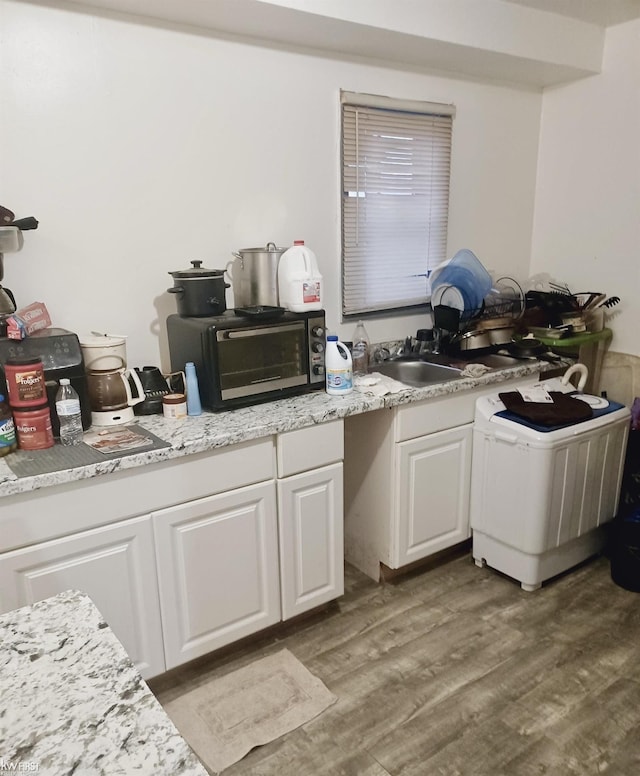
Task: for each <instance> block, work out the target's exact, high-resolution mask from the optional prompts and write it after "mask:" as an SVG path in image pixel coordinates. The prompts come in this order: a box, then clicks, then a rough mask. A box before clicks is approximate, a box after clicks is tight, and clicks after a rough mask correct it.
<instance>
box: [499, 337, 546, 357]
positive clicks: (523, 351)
mask: <svg viewBox="0 0 640 776" xmlns="http://www.w3.org/2000/svg"><path fill="white" fill-rule="evenodd" d="M507 350H508V351H509V353H511V354H512V355H514V356H517V357H519V358H533V357H536V356H540V355H541V354H543V353H546V352H547V346H546V345H545V344H544V343H542V342H540V340H538V339H534V338H533V337H525V338H524V339H521V340H512V341H511V342H510V343H508V345H507Z"/></svg>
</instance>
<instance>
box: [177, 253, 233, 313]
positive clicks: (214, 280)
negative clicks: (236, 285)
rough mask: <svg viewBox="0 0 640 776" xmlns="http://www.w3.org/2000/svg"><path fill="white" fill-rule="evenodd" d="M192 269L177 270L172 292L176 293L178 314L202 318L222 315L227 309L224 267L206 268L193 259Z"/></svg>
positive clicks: (226, 286)
mask: <svg viewBox="0 0 640 776" xmlns="http://www.w3.org/2000/svg"><path fill="white" fill-rule="evenodd" d="M191 264H192V265H193V266H192V268H191V269H183V270H176V271H175V272H170V273H169V274H170V275H171V277H173V288H168V289H167V291H168V292H169V293H170V294H175V295H176V302H177V305H178V315H182V316H183V317H186V318H191V317H194V318H201V317H204V316H206V315H222V313H223V312H224V311H225V310H226V309H227V302H226V299H225V290H226V289H227V288H229V284H228V283H225V282H224V270H223V269H206V268H205V267H202V266H201V264H202V262H201V261H192V262H191Z"/></svg>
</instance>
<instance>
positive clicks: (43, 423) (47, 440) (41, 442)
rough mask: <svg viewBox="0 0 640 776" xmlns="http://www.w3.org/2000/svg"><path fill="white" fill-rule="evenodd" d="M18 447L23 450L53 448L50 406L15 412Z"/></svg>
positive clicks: (15, 410) (16, 410)
mask: <svg viewBox="0 0 640 776" xmlns="http://www.w3.org/2000/svg"><path fill="white" fill-rule="evenodd" d="M13 421H14V423H15V426H16V436H17V437H18V447H19V448H20V449H22V450H44V449H46V448H47V447H53V444H54V439H53V429H52V428H51V413H50V412H49V405H48V404H45V405H44V406H42V407H38V408H36V409H28V410H18V409H14V410H13Z"/></svg>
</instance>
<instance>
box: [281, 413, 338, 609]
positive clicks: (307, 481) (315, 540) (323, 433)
mask: <svg viewBox="0 0 640 776" xmlns="http://www.w3.org/2000/svg"><path fill="white" fill-rule="evenodd" d="M343 457H344V428H343V423H342V421H341V420H336V421H332V422H330V423H324V424H322V425H320V426H312V427H310V428H303V429H299V430H296V431H290V432H287V433H284V434H280V435H279V436H278V441H277V458H278V527H279V536H280V582H281V589H282V594H281V595H282V618H283V619H285V620H286V619H288V618H289V617H293V616H295V615H297V614H301V613H302V612H306V611H309V609H313V608H314V607H316V606H320V605H321V604H324V603H327V602H328V601H331V600H333V599H334V598H338V597H339V596H341V595H342V594H343V593H344V540H343V536H344V525H343V523H344V521H343V514H344V510H343V472H342V459H343Z"/></svg>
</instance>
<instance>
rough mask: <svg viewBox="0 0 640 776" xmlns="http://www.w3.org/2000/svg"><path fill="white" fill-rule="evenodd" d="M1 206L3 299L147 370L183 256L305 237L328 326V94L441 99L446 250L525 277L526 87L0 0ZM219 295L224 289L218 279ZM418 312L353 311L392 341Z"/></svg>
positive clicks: (336, 235) (154, 359) (531, 143)
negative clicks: (449, 145)
mask: <svg viewBox="0 0 640 776" xmlns="http://www.w3.org/2000/svg"><path fill="white" fill-rule="evenodd" d="M0 72H1V73H2V77H1V78H0V116H1V119H0V151H1V152H0V182H1V189H0V191H1V195H0V196H1V203H0V204H3V205H4V206H6V207H10V208H11V209H13V210H14V211H15V212H16V214H17V215H18V216H26V215H34V216H36V218H38V219H39V220H40V222H41V223H40V227H39V229H38V230H37V231H35V232H29V233H25V246H24V248H23V250H22V252H20V253H18V254H11V255H6V256H5V281H4V282H5V283H6V285H7V286H8V287H9V288H11V289H13V291H14V292H15V293H16V296H17V297H18V302H19V304H28V303H29V302H31V301H34V300H39V301H44V302H46V304H47V306H48V308H49V310H50V312H51V315H52V318H53V321H54V324H55V325H58V326H63V327H66V328H68V329H71V330H73V331H77V332H79V333H80V334H82V333H86V332H88V331H91V330H95V331H102V332H110V333H119V334H128V335H129V340H128V349H129V361H130V363H131V364H132V365H142V364H143V363H145V364H156V363H159V361H160V358H161V356H162V360H163V364H162V365H163V366H167V365H168V364H167V361H166V353H165V345H164V319H165V317H166V315H167V314H168V313H169V312H172V311H174V310H175V302H174V299H173V297H172V296H170V295H169V294H167V293H166V289H167V288H168V287H169V286H170V285H171V284H172V278H171V277H170V276H169V275H168V274H167V273H168V272H169V271H171V270H177V269H184V268H186V267H187V266H189V262H190V261H191V260H192V259H196V258H199V259H202V260H203V261H204V265H205V266H207V267H210V268H221V267H224V266H225V264H226V263H227V261H228V260H230V259H231V252H232V251H234V250H237V249H240V248H248V247H257V246H261V245H264V244H266V242H267V241H269V240H271V241H274V242H275V243H276V244H277V245H290V244H291V243H292V242H293V240H294V239H304V240H305V241H306V243H307V245H308V246H309V247H311V248H312V249H313V250H314V251H315V252H316V254H317V256H318V260H319V264H320V269H321V271H322V273H323V275H324V278H325V281H326V282H325V285H324V292H325V294H324V296H325V307H326V308H327V317H328V322H329V325H330V326H331V327H332V328H333V329H334V330H337V331H338V333H339V334H341V335H342V336H343V338H345V339H350V335H351V332H352V329H353V324H352V323H346V324H341V322H340V312H339V311H340V299H339V288H340V258H339V246H340V199H339V185H340V184H339V174H338V173H339V170H338V159H339V104H338V99H339V90H340V88H344V89H347V90H352V91H362V92H373V93H378V94H385V95H391V96H397V97H403V98H414V99H425V100H433V101H442V102H453V103H455V104H456V106H457V110H458V113H457V118H456V120H455V124H454V151H453V170H452V187H451V218H450V230H449V251H448V252H449V255H453V253H455V251H456V250H458V249H459V248H462V247H468V248H471V249H472V250H474V251H475V252H476V254H477V255H478V257H479V258H480V259H481V260H482V261H483V263H485V265H486V266H487V267H488V268H489V269H495V270H496V271H497V272H499V273H500V274H513V275H515V276H516V277H518V278H523V277H526V276H527V274H528V264H529V258H530V240H531V233H532V214H533V203H534V191H535V174H536V160H537V143H538V132H539V120H540V107H541V95H540V94H539V93H536V92H532V91H526V90H519V89H512V88H505V87H499V86H491V85H484V84H482V83H477V82H474V81H471V80H469V81H461V80H455V79H453V78H447V77H443V76H436V75H420V74H416V73H403V72H401V71H399V70H395V69H390V68H383V67H380V68H378V67H374V66H372V65H368V64H359V63H353V62H340V61H331V60H328V59H323V58H320V57H314V56H310V55H309V56H307V55H302V54H300V53H291V52H286V51H279V50H276V49H275V48H269V47H257V46H253V45H249V44H245V43H242V42H236V41H231V40H221V39H215V38H213V37H208V36H206V35H201V34H198V33H197V31H194V32H190V31H185V30H179V29H169V28H167V27H163V26H161V25H158V26H155V27H154V26H143V25H138V24H136V23H134V22H133V21H129V20H126V19H118V18H116V17H113V18H107V17H101V16H93V15H85V14H80V13H75V12H71V11H67V10H60V9H53V8H45V7H38V6H32V5H28V4H21V3H18V2H12V1H10V0H0ZM227 301H228V304H231V303H232V298H231V294H230V292H228V300H227ZM424 320H425V318H424V316H423V315H413V316H401V317H398V318H393V319H378V320H374V321H372V322H368V323H367V328H368V329H369V333H370V335H371V337H372V339H374V340H382V339H387V338H400V337H404V336H406V335H407V334H410V333H414V332H415V330H416V328H418V327H419V326H421V325H423V324H424Z"/></svg>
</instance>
